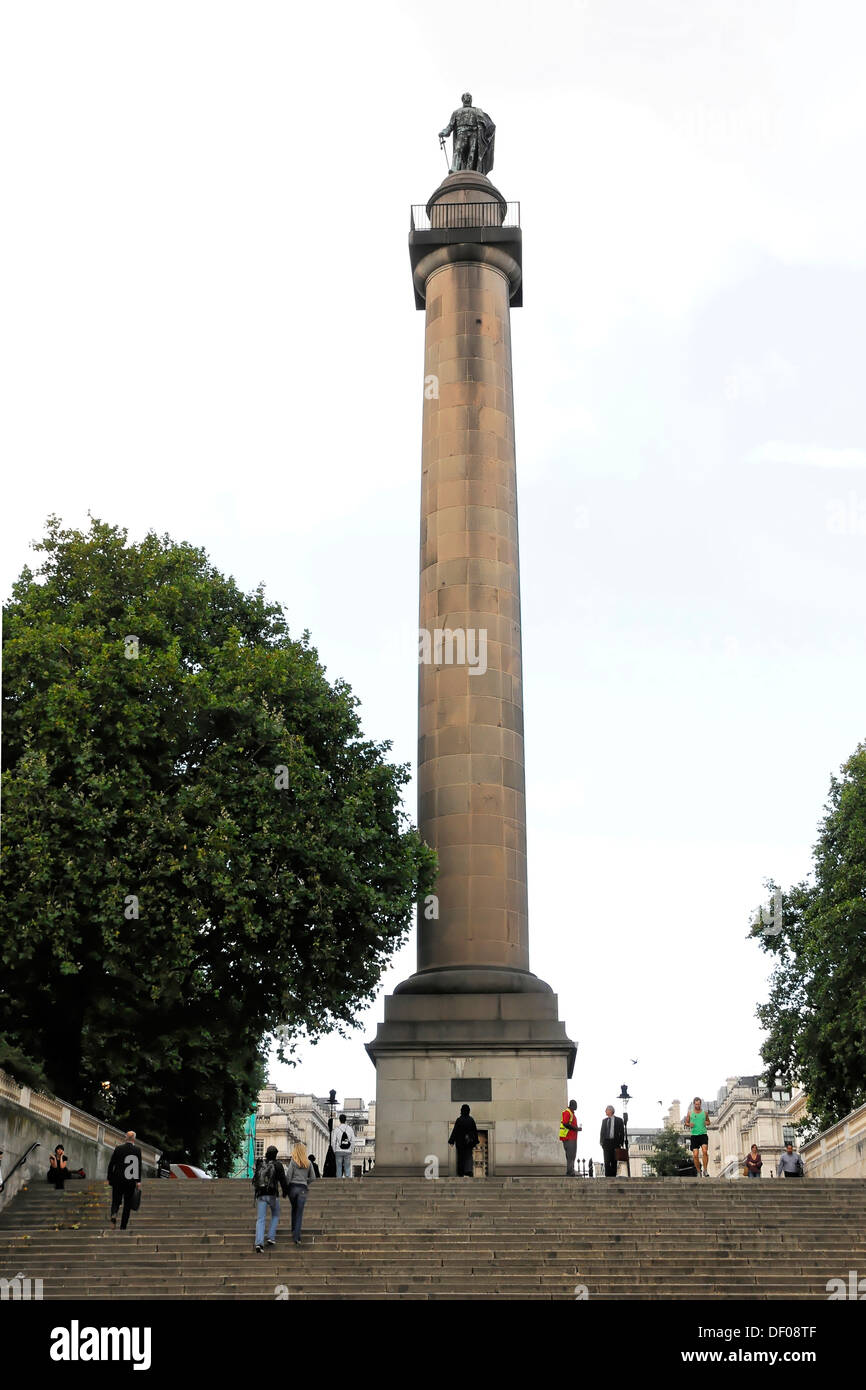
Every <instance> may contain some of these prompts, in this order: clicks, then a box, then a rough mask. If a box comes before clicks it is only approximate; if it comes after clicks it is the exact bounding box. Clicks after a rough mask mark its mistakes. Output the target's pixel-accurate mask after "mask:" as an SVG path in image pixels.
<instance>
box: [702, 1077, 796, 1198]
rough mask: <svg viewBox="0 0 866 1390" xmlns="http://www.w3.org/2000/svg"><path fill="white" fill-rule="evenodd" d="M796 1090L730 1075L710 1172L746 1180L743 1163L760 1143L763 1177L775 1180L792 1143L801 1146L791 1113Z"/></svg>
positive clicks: (714, 1130) (718, 1104) (714, 1129)
mask: <svg viewBox="0 0 866 1390" xmlns="http://www.w3.org/2000/svg"><path fill="white" fill-rule="evenodd" d="M796 1091H797V1088H796V1087H792V1086H791V1085H790V1084H789V1083H787V1082H786V1083H780V1084H779V1085H778V1086H777V1087H775V1088H772V1089H771V1088H769V1087H767V1086H766V1085H765V1083H764V1081H763V1079H762V1078H761V1077H760V1076H729V1077H728V1079H727V1081H726V1082H725V1084H724V1086H722V1088H721V1090H720V1091H719V1093H718V1096H717V1097H716V1101H715V1112H716V1113H715V1120H714V1122H713V1124H712V1126H711V1128H710V1159H711V1166H710V1172H711V1173H712V1174H713V1175H714V1176H718V1177H722V1178H739V1177H742V1165H743V1160H744V1159H745V1157H746V1154H747V1153H748V1152H749V1150H750V1148H751V1147H752V1145H753V1144H757V1146H758V1149H759V1150H760V1153H761V1158H762V1159H763V1161H764V1167H763V1169H762V1170H761V1177H762V1178H769V1177H771V1176H772V1177H775V1175H776V1165H777V1164H778V1162H779V1155H780V1154H781V1152H782V1150H783V1149H784V1147H785V1144H786V1143H787V1142H788V1140H789V1139H790V1140H791V1142H792V1143H793V1144H794V1147H795V1148H797V1147H798V1144H797V1131H796V1129H795V1128H794V1119H793V1117H792V1114H791V1105H792V1100H796V1096H795V1092H796ZM797 1094H798V1095H802V1092H797Z"/></svg>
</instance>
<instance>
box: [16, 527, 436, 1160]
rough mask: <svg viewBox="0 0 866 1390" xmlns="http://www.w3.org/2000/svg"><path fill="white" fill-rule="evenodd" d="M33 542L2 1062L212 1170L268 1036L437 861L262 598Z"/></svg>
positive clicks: (66, 539) (396, 914)
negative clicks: (36, 555)
mask: <svg viewBox="0 0 866 1390" xmlns="http://www.w3.org/2000/svg"><path fill="white" fill-rule="evenodd" d="M36 549H37V550H40V551H43V552H44V553H45V559H44V563H43V564H42V565H41V568H40V569H39V570H38V572H37V573H36V574H34V573H32V572H31V570H30V569H25V570H24V572H23V573H22V575H21V576H20V578H19V580H18V581H17V582H16V584H15V585H14V588H13V594H12V599H11V602H10V603H9V605H8V607H7V609H6V613H5V625H4V727H3V739H4V774H3V778H4V804H5V827H4V828H5V835H4V850H3V853H4V876H3V888H2V893H3V900H2V901H3V908H4V916H5V929H4V935H3V939H2V946H0V965H2V970H0V1039H2V1040H3V1046H4V1048H5V1052H4V1055H5V1056H6V1059H7V1063H8V1064H9V1065H10V1066H11V1067H12V1068H13V1069H16V1067H17V1069H18V1070H19V1071H20V1070H21V1068H27V1067H29V1068H31V1070H35V1072H36V1073H38V1074H39V1075H44V1076H45V1077H46V1078H47V1080H48V1082H49V1084H50V1085H51V1086H52V1087H53V1089H54V1090H55V1092H56V1093H57V1094H59V1095H62V1096H63V1097H64V1098H66V1099H68V1100H70V1101H72V1102H74V1103H77V1104H79V1105H82V1106H85V1107H87V1108H90V1109H94V1108H95V1109H99V1108H100V1106H102V1107H103V1108H104V1104H105V1100H104V1098H105V1095H106V1094H109V1093H110V1095H111V1096H112V1097H115V1098H118V1097H119V1098H122V1107H123V1109H124V1112H125V1115H126V1116H128V1117H129V1123H133V1124H134V1127H135V1128H136V1129H137V1130H138V1132H139V1133H140V1134H142V1135H146V1136H150V1137H151V1138H152V1139H154V1141H156V1142H161V1143H163V1144H164V1145H165V1146H166V1147H167V1148H168V1149H169V1150H171V1151H173V1152H176V1153H181V1152H183V1153H186V1154H188V1155H189V1156H190V1158H192V1159H193V1160H196V1161H199V1162H207V1161H210V1162H213V1163H214V1164H215V1165H216V1167H217V1170H218V1171H219V1172H223V1173H224V1172H227V1171H228V1169H229V1167H230V1163H231V1158H232V1155H233V1154H234V1153H235V1152H236V1151H237V1148H238V1144H239V1141H240V1136H241V1133H242V1129H243V1123H244V1120H245V1118H246V1116H247V1114H248V1112H249V1106H250V1102H251V1100H252V1099H253V1098H254V1096H255V1092H256V1090H257V1089H258V1088H259V1086H260V1085H261V1084H262V1082H263V1078H264V1059H265V1057H266V1054H267V1051H268V1045H269V1042H270V1040H271V1039H272V1038H273V1037H274V1035H275V1034H276V1035H277V1036H278V1039H279V1049H280V1055H281V1056H283V1057H286V1056H290V1054H291V1052H292V1050H293V1049H294V1046H295V1045H296V1040H297V1039H298V1038H299V1037H300V1036H302V1035H307V1036H309V1037H312V1038H315V1037H317V1036H319V1035H321V1034H324V1033H327V1032H330V1031H332V1030H334V1029H335V1028H339V1027H340V1026H341V1025H348V1024H351V1023H352V1022H353V1021H354V1015H355V1012H356V1010H357V1009H358V1008H359V1007H360V1006H362V1005H363V1004H365V1003H366V1002H367V1001H369V1000H370V999H371V997H372V996H373V994H374V992H375V990H376V988H377V985H378V982H379V979H380V975H381V972H382V969H383V967H384V966H385V964H386V963H387V961H388V960H389V958H390V957H391V956H392V954H393V952H394V951H395V949H396V948H397V946H398V945H399V944H400V943H401V942H402V941H403V940H404V939H405V936H406V933H407V931H408V928H409V923H410V920H411V913H412V907H413V904H414V902H415V901H416V900H417V899H418V898H419V897H420V896H422V895H423V894H425V893H426V892H428V891H429V890H430V888H431V887H432V883H433V878H434V875H435V855H434V854H433V851H432V850H430V849H428V848H427V847H426V846H425V845H423V843H422V842H421V840H420V838H419V836H418V834H417V832H416V831H414V830H413V829H412V828H411V827H409V826H408V825H407V823H406V818H405V815H404V813H403V811H402V809H401V805H400V797H401V788H402V787H403V786H404V785H405V783H406V781H407V780H408V772H407V770H406V769H405V768H400V767H394V766H392V765H390V764H389V763H388V762H387V761H386V760H385V755H386V753H387V751H388V749H389V747H390V745H389V744H387V743H381V744H376V743H372V742H369V741H366V740H364V739H363V737H362V734H361V727H360V722H359V718H358V714H357V704H358V702H357V700H356V699H355V697H354V696H353V695H352V693H351V690H350V689H349V687H348V685H346V684H345V683H344V682H343V681H341V680H337V681H335V682H334V683H333V684H330V683H329V682H328V681H327V680H326V678H325V674H324V671H323V669H322V667H321V666H320V664H319V662H318V658H317V655H316V652H315V650H314V649H313V648H312V647H311V646H310V645H309V637H308V634H307V633H304V635H303V637H302V638H301V639H300V640H294V639H292V638H291V637H290V636H289V633H288V628H287V624H286V621H285V617H284V615H283V611H282V609H281V608H280V607H279V606H278V605H276V604H272V603H268V602H267V601H266V599H265V597H264V594H263V592H262V590H261V589H259V590H257V591H256V592H255V593H252V594H243V593H241V592H240V591H239V589H238V588H237V587H236V585H235V583H234V581H233V580H231V579H230V578H226V577H224V576H223V575H221V574H219V573H218V572H217V571H216V570H215V569H214V568H213V567H212V566H211V565H210V564H209V562H208V559H207V556H206V555H205V553H204V552H203V551H201V550H198V549H195V548H193V547H192V546H190V545H187V544H176V543H174V542H173V541H171V539H170V538H169V537H168V536H162V537H158V536H156V535H155V534H152V533H151V534H149V535H148V536H147V537H146V539H145V540H144V541H142V542H141V544H139V545H128V544H127V543H126V532H125V531H123V530H120V529H118V528H116V527H113V526H109V525H106V524H104V523H103V522H100V521H97V520H93V521H92V522H91V526H90V529H89V532H87V533H82V532H80V531H76V530H64V529H62V528H61V524H60V522H59V521H58V519H57V518H53V517H52V518H50V519H49V522H48V534H47V536H46V538H45V539H44V540H43V541H42V542H41V543H40V544H39V545H37V546H36ZM16 1059H17V1061H16ZM106 1082H108V1083H109V1084H110V1092H109V1090H108V1088H107V1087H105V1085H104V1083H106Z"/></svg>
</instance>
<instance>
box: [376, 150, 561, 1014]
mask: <svg viewBox="0 0 866 1390" xmlns="http://www.w3.org/2000/svg"><path fill="white" fill-rule="evenodd" d="M481 205H484V206H481ZM488 206H489V212H488V210H487V208H488ZM505 209H506V204H505V202H504V200H503V199H502V197H501V195H500V194H499V193H498V192H497V190H496V189H495V188H494V187H493V185H492V184H491V183H490V180H489V179H487V178H486V177H485V176H484V175H483V174H476V173H472V172H468V171H467V172H462V173H458V174H452V175H450V176H449V177H448V178H446V179H445V181H444V182H443V184H442V185H441V187H440V188H439V189H437V191H436V193H434V195H433V197H432V198H431V199H430V202H429V203H428V205H427V212H428V215H429V218H430V223H431V233H428V234H427V235H428V236H429V237H430V239H431V240H430V242H428V243H425V242H423V241H422V242H421V243H420V246H416V248H415V249H416V250H417V251H419V252H420V255H418V256H417V257H416V258H414V259H415V265H414V285H415V290H416V294H417V295H418V297H419V298H420V299H422V300H423V302H424V305H425V309H426V332H425V360H424V380H425V393H424V397H425V398H424V415H423V426H422V483H421V595H420V609H419V630H420V639H421V649H420V657H421V661H420V665H419V681H418V724H419V728H418V734H419V738H418V825H419V829H420V831H421V834H422V835H423V837H424V839H425V840H426V841H427V843H428V844H430V845H432V846H433V847H434V848H435V849H436V850H437V851H438V854H439V870H440V872H439V880H438V883H437V887H436V893H437V898H438V903H437V908H438V916H437V917H435V918H432V919H431V918H429V917H427V916H425V914H424V911H423V910H420V911H419V916H418V973H417V974H416V975H415V976H413V977H412V979H411V980H408V981H406V982H404V984H402V985H400V986H399V987H398V993H409V992H423V993H428V992H430V991H431V990H435V991H436V992H443V991H447V992H457V993H460V992H478V991H498V990H507V991H513V990H530V991H532V990H539V989H541V990H544V989H546V988H547V987H546V986H545V985H543V984H542V982H541V981H540V980H537V979H536V978H535V976H532V975H530V974H529V940H528V919H527V898H526V801H525V790H524V768H523V694H522V662H521V640H520V569H519V559H518V538H517V478H516V469H515V450H514V399H513V392H512V379H511V320H510V307H509V302H510V300H511V297H512V295H513V293H514V292H515V290H516V289H517V288H519V286H520V284H521V266H520V242H519V237H520V233H519V229H510V230H506V229H503V227H502V222H503V220H504V216H505ZM473 222H474V223H478V222H481V223H482V224H484V225H483V226H482V227H481V228H478V229H477V234H478V235H479V236H481V235H484V234H485V233H486V234H487V236H488V238H489V235H490V231H491V230H493V231H495V232H496V233H497V234H498V236H499V238H502V237H503V233H504V236H505V238H506V239H505V240H502V239H500V240H497V241H491V240H489V239H488V240H486V241H481V240H477V241H471V242H467V241H455V240H453V239H452V240H447V241H445V240H443V238H445V237H449V236H450V237H451V238H453V237H455V236H457V237H461V236H467V235H468V227H469V225H470V224H471V223H473ZM422 235H423V234H422ZM431 243H432V244H431Z"/></svg>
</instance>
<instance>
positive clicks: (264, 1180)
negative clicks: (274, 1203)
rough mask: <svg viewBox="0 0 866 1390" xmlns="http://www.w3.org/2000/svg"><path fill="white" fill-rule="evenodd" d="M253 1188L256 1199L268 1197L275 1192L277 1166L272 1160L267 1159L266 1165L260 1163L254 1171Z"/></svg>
mask: <svg viewBox="0 0 866 1390" xmlns="http://www.w3.org/2000/svg"><path fill="white" fill-rule="evenodd" d="M253 1188H254V1189H255V1194H256V1196H257V1197H270V1196H273V1194H274V1192H276V1190H277V1165H276V1162H275V1160H274V1159H272V1158H269V1159H268V1161H267V1163H262V1164H261V1165H260V1166H259V1167H258V1168H257V1169H256V1172H255V1177H254V1178H253Z"/></svg>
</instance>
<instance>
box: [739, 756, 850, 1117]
mask: <svg viewBox="0 0 866 1390" xmlns="http://www.w3.org/2000/svg"><path fill="white" fill-rule="evenodd" d="M813 853H814V867H813V872H812V876H811V881H804V882H802V883H799V884H796V885H795V886H794V887H793V888H791V890H790V891H789V892H788V893H785V894H783V895H782V899H781V919H780V920H778V919H777V914H774V915H773V916H772V917H770V918H769V919H768V920H767V921H759V922H758V923H756V924H755V925H753V927H752V932H751V934H752V935H753V936H755V937H757V938H758V940H759V941H760V945H761V948H762V950H764V951H766V952H767V953H768V954H769V955H772V956H773V957H774V960H775V966H774V969H773V973H772V975H771V978H770V997H769V999H768V1001H767V1003H765V1004H761V1005H759V1007H758V1010H757V1016H758V1018H759V1020H760V1022H761V1023H762V1024H763V1026H764V1028H766V1030H767V1037H766V1040H765V1042H764V1046H763V1049H762V1055H763V1058H764V1061H765V1062H766V1063H767V1078H768V1080H769V1081H772V1079H773V1077H774V1076H776V1075H778V1074H781V1075H783V1076H786V1077H794V1078H796V1079H798V1080H799V1081H800V1083H801V1085H802V1086H803V1088H804V1090H805V1091H806V1092H807V1094H808V1096H809V1108H810V1112H811V1115H812V1117H813V1119H814V1121H815V1123H816V1124H817V1126H818V1127H819V1128H820V1129H824V1128H827V1127H828V1126H830V1125H832V1124H835V1123H836V1122H837V1121H838V1120H840V1119H841V1118H842V1117H843V1115H846V1114H847V1113H848V1112H849V1111H850V1110H853V1109H855V1108H856V1107H857V1106H858V1105H862V1104H863V1103H864V1102H866V744H863V743H861V744H859V745H858V747H857V749H856V750H855V752H854V753H853V754H852V755H851V757H850V758H849V759H848V761H847V762H846V763H845V764H844V765H843V767H842V769H841V776H840V777H839V778H838V779H837V778H835V777H834V778H832V779H831V782H830V796H829V801H828V804H827V806H826V807H825V815H824V819H823V821H822V823H821V825H820V828H819V836H818V841H817V844H816V845H815V848H814V852H813ZM768 888H769V889H770V891H771V892H772V891H774V890H776V888H777V885H776V884H775V883H772V882H771V883H768Z"/></svg>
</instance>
